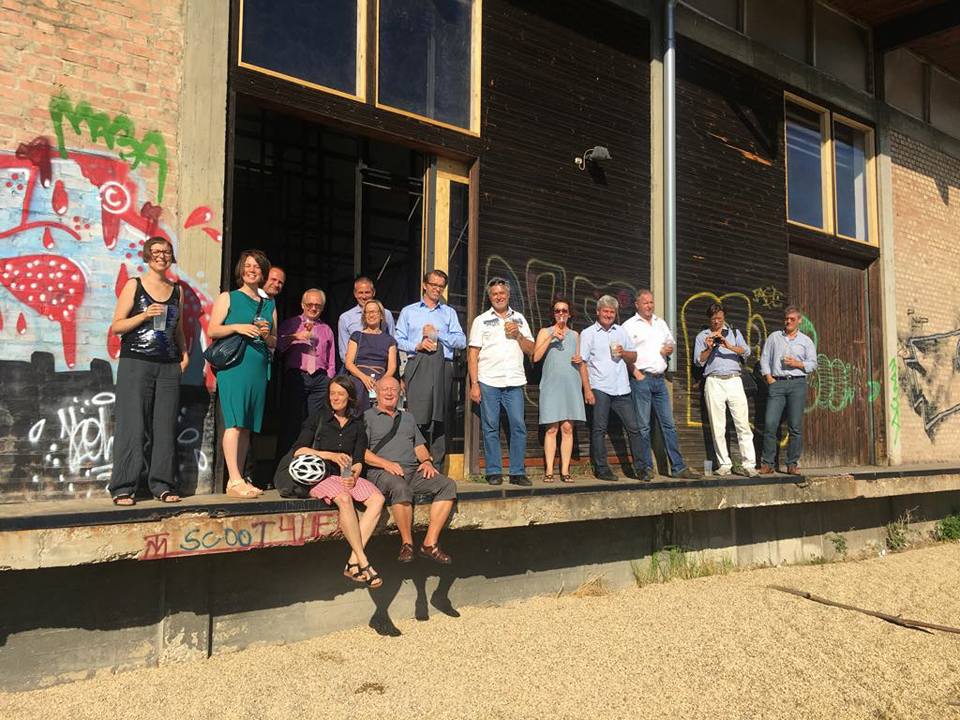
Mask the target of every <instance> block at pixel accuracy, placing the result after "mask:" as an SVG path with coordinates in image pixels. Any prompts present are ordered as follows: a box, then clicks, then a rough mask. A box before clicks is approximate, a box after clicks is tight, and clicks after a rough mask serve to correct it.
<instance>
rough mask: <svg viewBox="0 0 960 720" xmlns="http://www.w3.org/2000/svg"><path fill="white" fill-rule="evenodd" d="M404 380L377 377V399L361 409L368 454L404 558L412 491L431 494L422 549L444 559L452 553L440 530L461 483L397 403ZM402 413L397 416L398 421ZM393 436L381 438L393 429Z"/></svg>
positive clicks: (408, 556)
mask: <svg viewBox="0 0 960 720" xmlns="http://www.w3.org/2000/svg"><path fill="white" fill-rule="evenodd" d="M399 397H400V383H399V382H397V380H396V378H393V377H383V378H381V379H380V381H379V382H378V383H377V404H376V406H375V407H372V408H370V409H369V410H367V411H366V412H365V413H364V414H363V419H364V422H365V423H366V425H367V440H368V444H367V452H366V456H365V457H364V460H365V462H366V464H367V467H368V468H369V470H368V472H367V479H368V480H370V482H372V483H373V484H374V485H376V486H377V488H379V489H380V492H382V493H383V494H384V496H385V497H386V498H387V502H388V503H389V504H390V513H391V514H392V515H393V522H394V523H395V524H396V526H397V530H398V531H399V532H400V543H401V545H400V555H399V556H398V557H397V560H399V561H400V562H402V563H408V562H411V561H412V560H413V496H414V495H432V496H433V502H432V503H431V505H430V523H429V525H428V526H427V534H426V535H425V536H424V538H423V544H422V545H421V546H420V550H419V552H418V554H419V555H420V557H424V558H427V559H429V560H433V561H434V562H438V563H440V564H442V565H449V564H450V563H451V562H452V559H451V557H450V556H449V555H448V554H447V553H445V552H443V550H441V549H440V531H441V530H443V526H444V525H445V524H446V522H447V518H448V517H450V512H451V511H452V510H453V503H454V501H455V500H456V498H457V485H456V483H455V482H453V480H451V479H450V478H448V477H447V476H446V475H443V474H442V473H441V472H440V471H439V470H437V468H436V467H434V465H433V459H432V458H431V457H430V453H429V451H428V450H427V444H426V441H425V440H424V438H423V434H422V433H421V432H420V428H418V427H417V421H416V420H415V419H414V417H413V415H412V414H411V413H408V412H403V411H401V410H398V409H397V400H398V399H399ZM397 418H399V421H397ZM395 423H396V428H397V429H396V431H395V432H394V433H393V437H391V438H389V439H388V440H387V442H386V443H384V442H383V440H384V439H385V438H387V437H388V435H390V434H391V432H392V431H393V427H394V424H395Z"/></svg>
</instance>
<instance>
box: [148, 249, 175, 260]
mask: <svg viewBox="0 0 960 720" xmlns="http://www.w3.org/2000/svg"><path fill="white" fill-rule="evenodd" d="M150 255H151V256H152V257H155V258H158V257H173V252H171V251H170V250H151V251H150Z"/></svg>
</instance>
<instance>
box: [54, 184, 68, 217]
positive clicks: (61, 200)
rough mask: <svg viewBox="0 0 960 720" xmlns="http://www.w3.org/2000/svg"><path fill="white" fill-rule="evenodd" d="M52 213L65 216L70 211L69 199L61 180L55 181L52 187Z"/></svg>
mask: <svg viewBox="0 0 960 720" xmlns="http://www.w3.org/2000/svg"><path fill="white" fill-rule="evenodd" d="M52 202H53V211H54V212H55V213H56V214H57V215H66V214H67V210H69V209H70V197H69V196H68V195H67V189H66V188H65V187H64V186H63V180H57V182H56V184H54V186H53V200H52Z"/></svg>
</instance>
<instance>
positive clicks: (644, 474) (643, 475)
mask: <svg viewBox="0 0 960 720" xmlns="http://www.w3.org/2000/svg"><path fill="white" fill-rule="evenodd" d="M639 478H640V482H653V470H651V469H650V468H644V469H643V470H641V471H640V474H639Z"/></svg>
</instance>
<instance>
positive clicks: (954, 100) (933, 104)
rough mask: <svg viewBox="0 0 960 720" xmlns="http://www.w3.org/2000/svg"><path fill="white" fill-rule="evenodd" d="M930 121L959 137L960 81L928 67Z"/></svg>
mask: <svg viewBox="0 0 960 720" xmlns="http://www.w3.org/2000/svg"><path fill="white" fill-rule="evenodd" d="M930 122H931V124H932V125H933V126H934V127H936V128H938V129H940V130H943V131H944V132H947V133H950V134H951V135H953V136H954V137H960V81H957V80H955V79H954V78H952V77H950V76H949V75H945V74H944V73H942V72H940V71H939V70H938V69H937V68H931V69H930Z"/></svg>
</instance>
